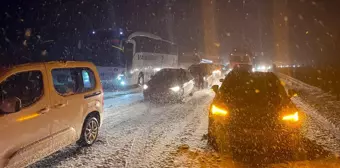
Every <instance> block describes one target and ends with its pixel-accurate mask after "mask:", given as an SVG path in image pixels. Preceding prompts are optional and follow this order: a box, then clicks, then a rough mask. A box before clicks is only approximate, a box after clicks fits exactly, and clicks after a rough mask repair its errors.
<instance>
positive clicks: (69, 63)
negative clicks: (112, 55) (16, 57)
mask: <svg viewBox="0 0 340 168" xmlns="http://www.w3.org/2000/svg"><path fill="white" fill-rule="evenodd" d="M46 64H54V65H57V66H66V67H91V66H94V65H93V64H92V63H91V62H86V61H50V62H32V63H25V64H19V65H15V66H11V67H10V68H8V70H9V69H12V68H18V67H26V66H33V67H34V66H40V65H46Z"/></svg>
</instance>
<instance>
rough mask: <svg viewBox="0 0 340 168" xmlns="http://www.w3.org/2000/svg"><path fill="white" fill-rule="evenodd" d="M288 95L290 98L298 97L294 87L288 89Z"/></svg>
mask: <svg viewBox="0 0 340 168" xmlns="http://www.w3.org/2000/svg"><path fill="white" fill-rule="evenodd" d="M288 96H289V97H290V98H292V97H296V96H297V92H296V90H294V89H288Z"/></svg>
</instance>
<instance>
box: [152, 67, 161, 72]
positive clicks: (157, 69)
mask: <svg viewBox="0 0 340 168" xmlns="http://www.w3.org/2000/svg"><path fill="white" fill-rule="evenodd" d="M153 70H154V71H156V72H158V71H160V70H161V68H154V69H153Z"/></svg>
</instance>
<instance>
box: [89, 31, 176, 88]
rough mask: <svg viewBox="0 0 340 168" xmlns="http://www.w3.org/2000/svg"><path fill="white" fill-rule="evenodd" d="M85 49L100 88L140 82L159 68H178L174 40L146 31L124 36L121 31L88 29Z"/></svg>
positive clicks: (145, 80) (124, 85)
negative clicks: (88, 35) (97, 75)
mask: <svg viewBox="0 0 340 168" xmlns="http://www.w3.org/2000/svg"><path fill="white" fill-rule="evenodd" d="M89 43H90V45H88V46H89V47H88V51H90V55H91V56H90V58H89V60H91V61H92V62H93V63H94V64H95V65H96V67H97V70H98V72H99V75H100V79H101V82H102V84H103V87H104V88H114V89H121V88H125V87H126V86H132V85H141V86H142V85H143V84H144V83H145V82H147V81H148V80H149V79H150V78H151V76H152V75H154V74H155V73H156V72H157V71H159V70H161V69H162V68H177V67H178V49H177V46H176V44H175V43H173V42H171V41H168V40H164V39H162V38H161V37H159V36H156V35H154V34H151V33H146V32H134V33H132V34H131V35H130V36H128V38H125V36H124V33H123V32H122V31H116V30H111V29H109V30H99V31H93V32H92V38H91V39H90V40H89Z"/></svg>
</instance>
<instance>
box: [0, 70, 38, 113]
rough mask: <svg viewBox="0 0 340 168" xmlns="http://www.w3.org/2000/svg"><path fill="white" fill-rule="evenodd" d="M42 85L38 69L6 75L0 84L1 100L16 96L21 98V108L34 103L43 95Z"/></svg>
mask: <svg viewBox="0 0 340 168" xmlns="http://www.w3.org/2000/svg"><path fill="white" fill-rule="evenodd" d="M43 88H44V85H43V78H42V74H41V72H40V71H28V72H20V73H17V74H14V75H12V76H10V77H8V78H7V79H6V80H5V81H3V82H2V83H1V84H0V90H1V92H0V99H1V102H2V101H3V100H5V99H8V98H14V97H17V98H19V99H20V100H21V103H22V108H25V107H29V106H31V105H32V104H34V103H36V102H37V101H38V100H39V99H40V98H41V97H42V95H43V93H44V91H43Z"/></svg>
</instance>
